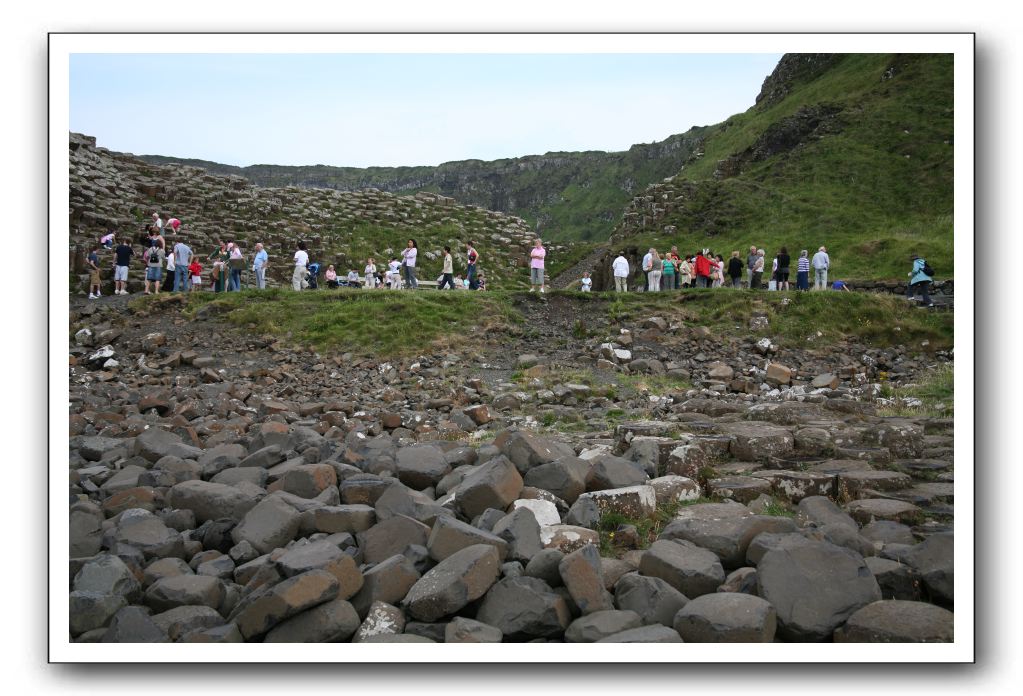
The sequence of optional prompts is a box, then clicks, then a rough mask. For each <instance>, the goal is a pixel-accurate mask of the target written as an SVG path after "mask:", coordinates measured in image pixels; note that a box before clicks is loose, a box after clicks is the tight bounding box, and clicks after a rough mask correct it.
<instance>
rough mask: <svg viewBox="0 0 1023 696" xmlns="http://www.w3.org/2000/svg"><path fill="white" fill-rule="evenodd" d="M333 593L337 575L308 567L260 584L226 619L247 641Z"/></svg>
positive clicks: (334, 592) (331, 597) (334, 595)
mask: <svg viewBox="0 0 1023 696" xmlns="http://www.w3.org/2000/svg"><path fill="white" fill-rule="evenodd" d="M337 592H338V581H337V578H335V577H334V576H333V575H331V574H330V573H328V572H326V571H324V570H310V571H308V572H305V573H302V574H300V575H296V576H295V577H293V578H288V579H287V580H284V581H282V582H279V583H277V584H275V585H270V584H267V585H264V586H263V587H260V588H259V589H258V590H256V591H255V592H253V593H252V594H251V595H249V596H247V597H246V598H245V599H243V600H242V602H241V603H240V604H239V605H238V606H237V607H236V608H235V610H234V611H233V612H232V614H231V616H230V617H229V618H230V619H231V620H232V621H234V622H235V623H236V624H237V625H238V630H239V631H241V634H242V636H244V637H245V639H246V640H248V639H251V638H254V637H256V636H259V635H262V634H264V633H266V632H267V631H269V630H270V629H271V628H273V627H274V626H276V625H277V624H279V623H280V622H282V621H284V620H285V619H288V618H291V617H292V616H295V615H296V614H300V613H301V612H303V611H305V610H306V609H311V608H312V607H315V606H317V605H319V604H322V603H324V602H328V601H330V600H332V599H334V598H335V597H337Z"/></svg>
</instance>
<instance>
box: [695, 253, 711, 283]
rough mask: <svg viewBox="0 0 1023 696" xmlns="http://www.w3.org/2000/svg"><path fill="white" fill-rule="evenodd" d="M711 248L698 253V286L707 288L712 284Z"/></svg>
mask: <svg viewBox="0 0 1023 696" xmlns="http://www.w3.org/2000/svg"><path fill="white" fill-rule="evenodd" d="M709 255H710V249H704V250H703V251H701V252H700V253H699V254H697V255H696V287H698V288H705V287H707V286H709V285H710V259H708V258H707V256H709Z"/></svg>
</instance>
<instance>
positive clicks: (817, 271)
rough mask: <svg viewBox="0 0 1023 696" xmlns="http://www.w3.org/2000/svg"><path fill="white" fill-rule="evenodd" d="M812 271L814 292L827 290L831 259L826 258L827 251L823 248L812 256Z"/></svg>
mask: <svg viewBox="0 0 1023 696" xmlns="http://www.w3.org/2000/svg"><path fill="white" fill-rule="evenodd" d="M810 265H811V266H813V270H814V281H813V289H814V290H827V289H828V268H829V267H830V266H831V259H830V258H828V251H827V249H825V248H824V247H821V248H820V249H818V250H817V253H816V254H814V255H813V260H812V261H811V262H810Z"/></svg>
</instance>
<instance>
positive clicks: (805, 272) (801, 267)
mask: <svg viewBox="0 0 1023 696" xmlns="http://www.w3.org/2000/svg"><path fill="white" fill-rule="evenodd" d="M809 289H810V257H809V256H808V255H807V251H806V249H803V250H802V251H801V252H799V261H797V262H796V290H809Z"/></svg>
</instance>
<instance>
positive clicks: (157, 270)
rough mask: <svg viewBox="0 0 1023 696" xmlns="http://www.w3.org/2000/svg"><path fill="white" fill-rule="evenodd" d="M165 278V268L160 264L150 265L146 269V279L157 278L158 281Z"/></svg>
mask: <svg viewBox="0 0 1023 696" xmlns="http://www.w3.org/2000/svg"><path fill="white" fill-rule="evenodd" d="M162 279H163V269H162V268H161V267H159V266H149V267H148V268H147V269H146V280H155V281H157V282H159V281H161V280H162Z"/></svg>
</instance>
